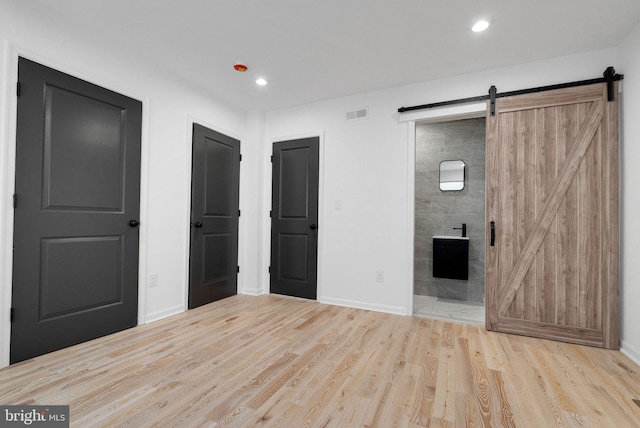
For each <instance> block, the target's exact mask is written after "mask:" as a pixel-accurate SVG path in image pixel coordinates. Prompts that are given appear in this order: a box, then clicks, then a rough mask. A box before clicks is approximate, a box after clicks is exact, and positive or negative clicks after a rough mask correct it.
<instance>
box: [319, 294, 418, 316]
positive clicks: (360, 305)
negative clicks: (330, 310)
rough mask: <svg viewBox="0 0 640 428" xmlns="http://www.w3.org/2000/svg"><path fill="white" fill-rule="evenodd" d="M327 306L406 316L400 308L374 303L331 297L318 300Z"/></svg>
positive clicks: (404, 311)
mask: <svg viewBox="0 0 640 428" xmlns="http://www.w3.org/2000/svg"><path fill="white" fill-rule="evenodd" d="M318 301H319V302H320V303H324V304H327V305H336V306H346V307H348V308H356V309H366V310H369V311H376V312H385V313H388V314H394V315H406V314H407V313H406V310H405V308H403V307H400V306H387V305H377V304H374V303H367V302H359V301H357V300H345V299H336V298H333V297H322V298H321V299H319V300H318Z"/></svg>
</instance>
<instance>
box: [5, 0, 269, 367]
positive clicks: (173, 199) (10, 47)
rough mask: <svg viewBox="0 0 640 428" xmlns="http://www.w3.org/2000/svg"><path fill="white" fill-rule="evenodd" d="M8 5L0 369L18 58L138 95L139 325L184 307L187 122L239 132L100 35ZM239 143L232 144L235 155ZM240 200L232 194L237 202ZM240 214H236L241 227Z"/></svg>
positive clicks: (202, 98) (232, 115)
mask: <svg viewBox="0 0 640 428" xmlns="http://www.w3.org/2000/svg"><path fill="white" fill-rule="evenodd" d="M17 3H19V2H15V3H10V2H4V3H3V8H2V9H3V10H2V14H0V49H1V50H0V85H1V86H0V168H1V169H0V196H1V199H0V272H1V274H0V302H1V303H0V367H2V366H4V365H6V364H7V363H8V355H9V337H10V326H9V323H8V311H9V307H10V298H11V242H12V239H13V209H12V194H13V188H14V187H13V184H14V174H15V105H16V97H15V83H16V79H17V57H18V55H21V56H24V57H27V58H29V59H33V60H35V61H37V62H40V63H42V64H44V65H48V66H51V67H53V68H56V69H58V70H61V71H64V72H66V73H69V74H72V75H75V76H77V77H80V78H82V79H85V80H88V81H91V82H93V83H96V84H98V85H101V86H104V87H107V88H109V89H112V90H114V91H117V92H120V93H122V94H125V95H128V96H130V97H133V98H136V99H139V100H140V101H142V102H143V137H142V138H143V141H142V145H143V146H142V189H141V227H140V237H141V241H140V291H139V297H140V310H139V320H140V322H148V321H151V320H154V319H158V318H161V317H165V316H167V315H170V314H173V313H176V312H181V311H183V310H184V309H185V307H186V300H185V298H186V296H187V288H186V285H187V277H188V272H187V267H188V238H189V236H188V233H189V204H190V167H191V160H190V153H191V123H192V122H193V121H197V122H200V123H202V124H203V125H207V126H210V127H212V128H213V129H215V130H217V131H220V132H223V133H225V134H227V135H230V136H232V137H234V138H238V139H243V138H244V132H245V126H246V123H245V122H246V115H245V113H244V112H241V111H237V110H235V109H233V108H230V107H228V106H226V105H222V104H220V103H217V102H216V101H215V100H212V99H211V97H210V96H208V95H207V94H204V93H202V91H199V90H198V88H194V87H190V86H187V85H185V84H182V83H181V82H180V80H178V79H176V78H175V77H174V76H171V75H167V74H163V72H162V71H161V70H158V69H157V68H155V67H153V66H150V65H149V64H146V63H145V62H144V61H141V60H139V59H138V58H135V57H131V56H129V55H128V54H127V53H126V52H123V51H122V48H121V47H118V46H111V45H109V43H108V41H107V40H98V39H96V40H93V39H92V37H91V34H82V37H78V35H77V34H76V35H75V36H74V35H73V34H65V33H64V31H66V28H65V26H64V25H60V23H57V25H53V26H50V25H49V24H47V23H46V21H45V20H42V21H40V20H36V19H35V18H33V17H31V16H28V15H25V14H23V13H20V12H18V11H15V10H12V8H11V5H12V4H17ZM254 141H255V138H254ZM254 144H255V143H254ZM255 145H257V144H255ZM246 146H247V144H245V143H244V142H242V145H241V150H242V152H245V151H246V150H247V147H246ZM249 151H250V150H249ZM247 190H248V188H247V187H246V186H245V187H243V191H247ZM244 202H245V198H244V195H241V208H242V207H243V205H244ZM245 219H246V217H244V216H243V217H242V218H241V226H240V228H241V233H243V231H244V228H245ZM254 223H255V220H254ZM240 252H241V254H242V252H243V242H240ZM151 273H157V274H158V286H157V287H156V288H151V289H148V288H147V278H148V275H149V274H151ZM240 280H242V274H241V276H240ZM239 287H240V288H242V284H239Z"/></svg>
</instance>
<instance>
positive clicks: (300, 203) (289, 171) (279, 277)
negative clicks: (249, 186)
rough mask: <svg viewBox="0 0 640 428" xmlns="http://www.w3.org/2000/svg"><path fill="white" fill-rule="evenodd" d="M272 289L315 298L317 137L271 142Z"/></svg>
mask: <svg viewBox="0 0 640 428" xmlns="http://www.w3.org/2000/svg"><path fill="white" fill-rule="evenodd" d="M272 168H273V185H272V186H273V187H272V195H273V200H272V211H271V267H270V276H271V292H272V293H276V294H285V295H288V296H296V297H303V298H307V299H314V300H315V299H316V297H317V271H318V260H317V259H318V172H319V138H318V137H313V138H304V139H300V140H291V141H282V142H277V143H274V144H273V166H272Z"/></svg>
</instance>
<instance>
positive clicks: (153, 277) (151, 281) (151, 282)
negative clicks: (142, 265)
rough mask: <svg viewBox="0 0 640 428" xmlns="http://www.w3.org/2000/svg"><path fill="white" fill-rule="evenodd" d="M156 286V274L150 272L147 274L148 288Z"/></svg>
mask: <svg viewBox="0 0 640 428" xmlns="http://www.w3.org/2000/svg"><path fill="white" fill-rule="evenodd" d="M157 286H158V274H157V273H152V274H151V275H149V288H154V287H157Z"/></svg>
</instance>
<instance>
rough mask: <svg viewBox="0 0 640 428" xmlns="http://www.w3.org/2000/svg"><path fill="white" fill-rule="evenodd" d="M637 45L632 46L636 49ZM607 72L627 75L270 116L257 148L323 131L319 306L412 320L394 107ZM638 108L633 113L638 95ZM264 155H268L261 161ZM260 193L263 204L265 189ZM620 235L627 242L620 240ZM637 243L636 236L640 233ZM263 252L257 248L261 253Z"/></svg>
mask: <svg viewBox="0 0 640 428" xmlns="http://www.w3.org/2000/svg"><path fill="white" fill-rule="evenodd" d="M637 45H638V43H637V42H636V43H635V45H634V46H637ZM610 65H612V66H614V67H616V68H617V70H618V72H624V70H623V69H622V68H621V59H620V50H619V49H608V50H603V51H597V52H589V53H585V54H580V55H574V56H570V57H564V58H559V59H555V60H550V61H541V62H535V63H529V64H523V65H520V66H515V67H508V68H501V69H496V70H491V71H487V72H482V73H474V74H469V75H463V76H457V77H452V78H448V79H442V80H438V81H432V82H425V83H422V84H418V85H411V86H406V87H400V88H394V89H390V90H384V91H377V92H371V93H367V94H362V95H357V96H352V97H345V98H340V99H333V100H328V101H324V102H319V103H314V104H310V105H304V106H300V107H296V108H290V109H284V110H279V111H272V112H268V113H267V114H266V127H265V139H264V144H265V146H267V147H268V146H270V144H271V141H273V140H274V139H277V138H279V137H283V136H288V135H296V134H301V133H305V132H312V131H315V130H322V131H324V136H325V149H324V156H325V163H324V168H325V182H324V195H323V196H324V200H325V207H324V210H323V211H322V212H321V213H320V220H319V225H320V228H323V249H324V252H323V255H324V263H323V265H322V266H320V269H321V274H322V284H321V287H320V289H321V293H320V295H319V300H320V301H322V302H327V303H335V304H343V305H348V306H355V307H362V308H370V309H376V310H382V311H387V312H392V313H404V314H410V313H411V312H412V308H411V295H412V294H413V285H412V263H411V260H412V257H413V255H412V239H413V233H412V224H411V223H412V217H413V203H412V200H413V194H412V190H411V189H413V183H412V176H411V171H412V164H413V162H414V160H413V159H414V157H413V156H414V155H413V151H412V148H411V139H410V138H409V137H410V135H409V134H410V133H411V132H413V131H411V129H412V128H411V123H407V122H403V121H402V120H403V119H402V118H399V115H398V114H397V113H396V112H397V109H398V107H401V106H410V105H416V104H424V103H429V102H437V101H445V100H450V99H457V98H465V97H472V96H477V95H484V94H487V92H488V90H489V87H490V86H491V85H496V86H497V88H498V91H499V92H506V91H511V90H517V89H525V88H530V87H536V86H543V85H549V84H555V83H563V82H568V81H577V80H584V79H592V78H596V77H601V76H602V73H603V71H604V70H605V68H606V67H607V66H610ZM638 66H640V64H638ZM639 71H640V70H639ZM316 84H322V82H317V83H316ZM625 88H626V86H625ZM636 98H637V99H638V104H637V105H638V107H640V94H639V95H638V96H637V97H636ZM360 107H368V108H369V114H370V115H369V118H368V119H365V120H359V121H354V122H347V121H346V120H345V112H346V111H348V110H351V109H355V108H360ZM627 114H628V112H627ZM636 134H640V131H637V132H636ZM270 150H271V149H270V147H268V148H267V150H266V152H267V153H266V154H268V153H270ZM638 154H640V152H639V153H638ZM264 177H265V178H264V182H268V181H269V180H270V175H269V171H265V176H264ZM265 193H266V199H267V200H268V199H269V198H270V189H265ZM626 196H627V194H625V195H624V197H625V199H626ZM336 200H341V201H342V210H335V209H334V204H335V201H336ZM636 212H637V211H636ZM268 225H269V221H268V218H267V217H266V216H265V213H263V221H262V234H263V236H267V235H266V234H267V233H268ZM637 227H640V226H637ZM623 233H624V235H626V236H627V237H628V236H629V233H627V231H624V232H623ZM635 236H640V231H639V232H636V234H635ZM267 242H268V241H267ZM625 242H627V243H628V242H629V239H627V240H626V241H625ZM267 251H268V248H267V247H266V246H265V247H263V252H265V253H266V252H267ZM378 270H382V271H384V282H383V283H378V282H376V271H378ZM636 277H638V276H637V275H636ZM625 292H627V290H625ZM636 293H637V292H636ZM637 301H638V300H637V298H636V302H637ZM627 305H629V304H627ZM626 312H629V310H627V311H626ZM625 321H626V319H625ZM638 325H640V323H638V322H635V323H631V324H627V323H626V322H625V326H624V327H625V330H624V332H625V338H629V337H630V335H632V334H635V335H636V336H637V335H639V334H640V330H639V329H638V327H637V326H638ZM633 329H635V331H634V330H633ZM636 343H637V342H636Z"/></svg>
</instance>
